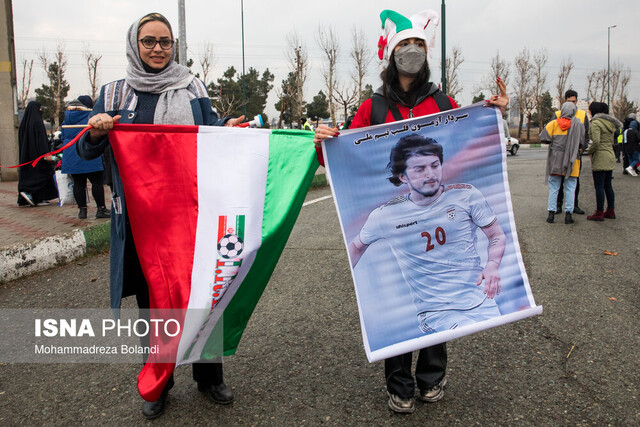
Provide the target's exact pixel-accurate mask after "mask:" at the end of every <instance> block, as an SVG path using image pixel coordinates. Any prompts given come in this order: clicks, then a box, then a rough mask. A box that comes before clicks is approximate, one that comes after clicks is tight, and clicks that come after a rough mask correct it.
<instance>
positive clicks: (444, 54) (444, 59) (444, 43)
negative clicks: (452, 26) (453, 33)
mask: <svg viewBox="0 0 640 427" xmlns="http://www.w3.org/2000/svg"><path fill="white" fill-rule="evenodd" d="M444 1H445V0H442V6H441V8H440V10H441V15H442V19H441V21H442V22H441V23H442V65H441V66H442V92H443V93H444V94H445V95H446V94H447V39H446V36H447V32H446V25H445V21H446V19H445V9H446V6H445V4H444Z"/></svg>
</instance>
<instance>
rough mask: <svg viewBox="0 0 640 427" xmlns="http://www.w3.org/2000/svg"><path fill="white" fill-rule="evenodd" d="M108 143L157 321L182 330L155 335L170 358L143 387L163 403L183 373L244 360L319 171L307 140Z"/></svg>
mask: <svg viewBox="0 0 640 427" xmlns="http://www.w3.org/2000/svg"><path fill="white" fill-rule="evenodd" d="M109 138H110V141H111V146H112V148H113V152H114V155H115V157H116V160H117V162H118V168H119V171H120V175H121V176H122V181H123V184H124V189H125V199H126V204H127V205H126V209H127V214H128V216H129V221H130V222H131V229H132V231H133V237H134V240H135V243H136V249H137V251H138V257H139V258H140V264H141V265H142V269H143V271H144V274H145V277H146V279H147V282H148V284H149V289H150V291H149V292H150V301H151V309H152V315H151V316H152V318H153V317H154V314H153V313H154V312H155V313H157V312H161V313H163V314H162V316H164V317H166V318H173V319H176V320H177V322H174V323H176V324H179V325H178V326H179V328H178V327H176V325H175V324H174V327H173V328H170V329H171V331H173V332H174V334H175V336H173V337H172V336H164V337H155V336H154V335H153V334H152V337H151V347H152V348H153V347H154V346H156V345H157V346H158V347H160V354H150V357H149V359H148V363H147V364H145V366H144V368H143V369H142V371H141V372H140V375H139V377H138V390H139V391H140V394H141V396H142V397H143V398H144V399H145V400H149V401H154V400H157V399H158V398H159V397H160V394H161V392H162V389H163V387H164V385H165V384H166V382H167V381H168V379H169V377H170V376H171V374H172V373H173V370H174V369H175V367H176V366H177V365H180V364H185V363H193V362H197V361H211V360H215V359H217V358H219V357H220V356H222V355H225V356H226V355H231V354H234V353H235V350H236V348H237V346H238V342H239V341H240V338H241V337H242V333H243V330H244V328H245V326H246V324H247V322H248V321H249V317H250V316H251V313H252V312H253V309H254V308H255V306H256V304H257V303H258V299H259V298H260V296H261V295H262V292H263V290H264V288H265V286H266V284H267V282H268V281H269V277H270V276H271V273H272V272H273V270H274V268H275V266H276V263H277V261H278V258H279V256H280V254H281V252H282V250H283V248H284V246H285V243H286V241H287V239H288V237H289V234H290V232H291V229H292V228H293V225H294V223H295V220H296V218H297V216H298V213H299V211H300V208H301V206H302V202H303V200H304V197H305V195H306V193H307V190H308V188H309V185H310V184H311V181H312V179H313V176H314V173H315V170H316V168H317V166H318V163H317V160H316V154H315V150H314V147H313V143H312V140H313V134H312V133H310V132H305V131H298V130H285V131H283V130H273V131H269V130H266V129H237V128H235V129H234V128H228V127H210V126H167V125H162V126H160V125H116V126H115V127H114V129H113V130H112V131H111V132H110V134H109ZM156 310H159V311H156Z"/></svg>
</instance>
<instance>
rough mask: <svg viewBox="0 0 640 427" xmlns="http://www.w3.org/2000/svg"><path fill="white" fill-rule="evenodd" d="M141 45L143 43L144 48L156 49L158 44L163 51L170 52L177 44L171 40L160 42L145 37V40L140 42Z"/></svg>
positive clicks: (161, 40)
mask: <svg viewBox="0 0 640 427" xmlns="http://www.w3.org/2000/svg"><path fill="white" fill-rule="evenodd" d="M138 41H139V42H140V43H142V46H144V47H145V48H147V49H153V48H154V47H156V44H158V43H159V44H160V48H161V49H162V50H169V49H171V48H172V47H173V44H174V43H175V42H174V41H173V40H171V39H160V40H156V39H154V38H153V37H145V38H143V39H140V40H138Z"/></svg>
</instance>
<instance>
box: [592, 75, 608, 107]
mask: <svg viewBox="0 0 640 427" xmlns="http://www.w3.org/2000/svg"><path fill="white" fill-rule="evenodd" d="M606 90H607V70H606V68H605V69H604V70H599V71H594V72H592V73H591V74H589V76H587V98H588V99H589V102H591V101H598V102H602V101H603V100H604V99H606V98H605V95H606Z"/></svg>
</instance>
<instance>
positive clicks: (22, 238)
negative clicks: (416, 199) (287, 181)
mask: <svg viewBox="0 0 640 427" xmlns="http://www.w3.org/2000/svg"><path fill="white" fill-rule="evenodd" d="M325 185H327V180H326V177H325V171H324V168H323V167H319V168H318V171H317V172H316V176H315V178H314V180H313V183H312V184H311V186H312V187H322V186H325ZM87 186H88V187H89V188H90V187H91V184H90V183H87ZM104 189H105V201H106V205H107V207H109V206H110V205H111V191H110V190H109V187H108V186H106V185H105V186H104ZM17 200H18V182H17V181H9V182H0V283H4V282H8V281H10V280H15V279H18V278H20V277H23V276H26V275H29V274H33V273H36V272H38V271H42V270H46V269H48V268H51V267H54V266H56V265H60V264H65V263H68V262H70V261H73V260H74V259H76V258H80V257H82V256H84V255H86V254H87V253H97V252H101V251H105V250H108V249H109V232H110V228H109V227H110V221H109V219H108V218H107V219H96V218H95V214H96V206H95V203H94V202H93V198H91V201H90V202H89V203H88V207H89V209H88V214H87V219H78V207H77V206H76V205H75V204H74V205H65V206H58V205H57V199H56V200H53V203H51V204H49V205H38V206H35V207H31V206H18V205H17Z"/></svg>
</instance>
